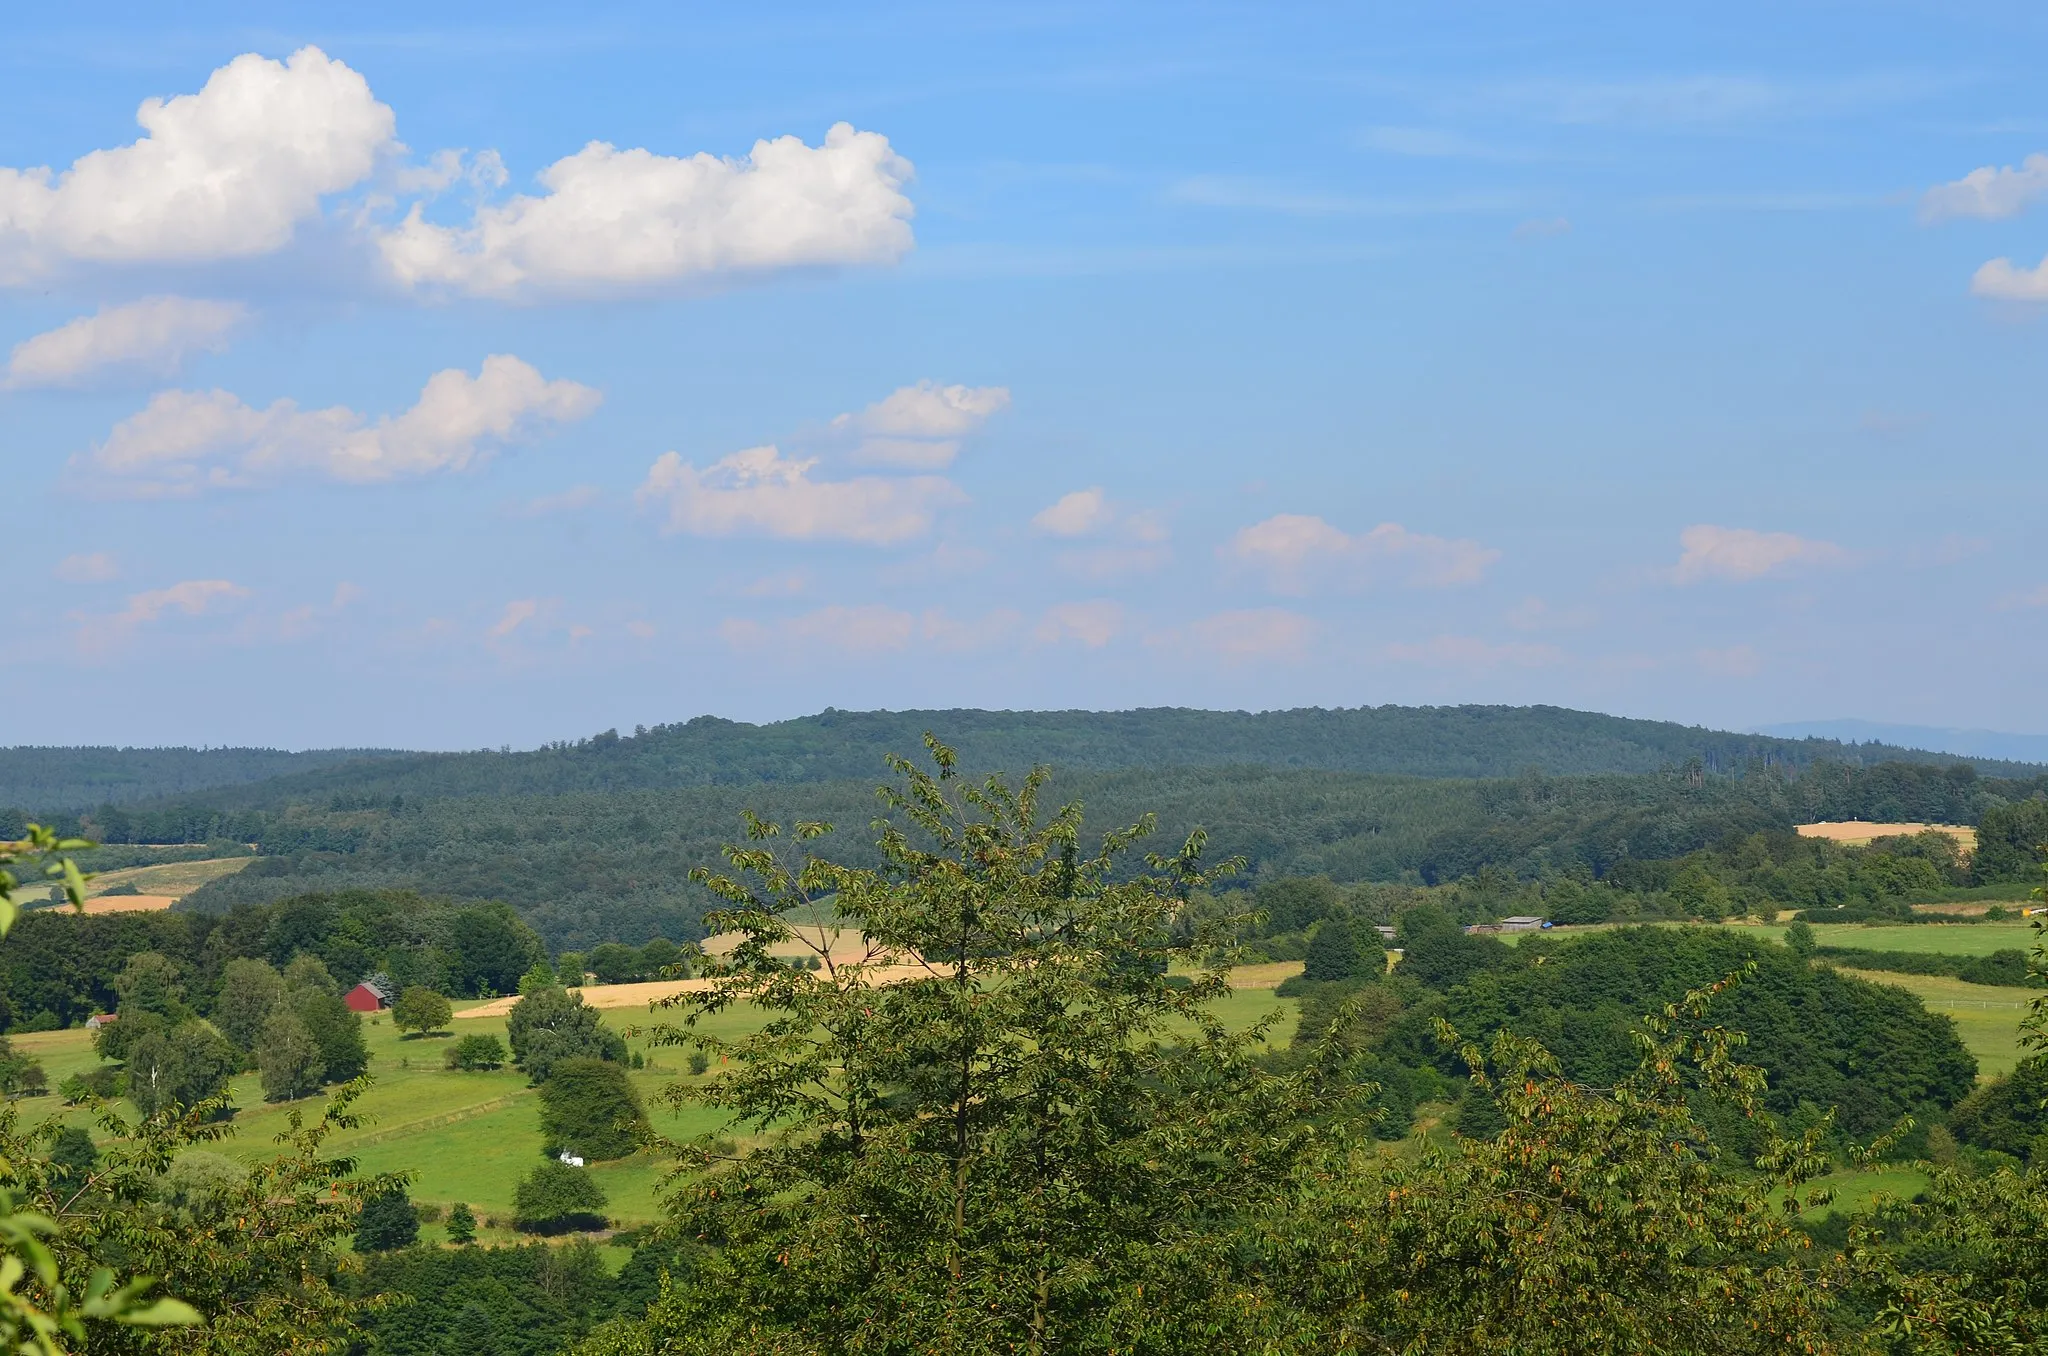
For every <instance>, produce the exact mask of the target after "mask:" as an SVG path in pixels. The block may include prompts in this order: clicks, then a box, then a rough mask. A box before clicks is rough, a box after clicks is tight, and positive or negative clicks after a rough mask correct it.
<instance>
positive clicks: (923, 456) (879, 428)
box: [832, 381, 1010, 471]
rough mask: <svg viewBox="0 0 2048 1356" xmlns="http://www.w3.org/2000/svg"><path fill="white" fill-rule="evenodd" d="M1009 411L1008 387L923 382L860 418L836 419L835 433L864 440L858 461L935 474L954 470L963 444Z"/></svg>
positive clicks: (880, 402)
mask: <svg viewBox="0 0 2048 1356" xmlns="http://www.w3.org/2000/svg"><path fill="white" fill-rule="evenodd" d="M1009 407H1010V390H1009V388H1008V387H1006V386H941V385H939V384H938V383H937V382H935V381H920V382H918V383H917V384H916V385H914V386H900V387H898V388H897V389H896V390H894V391H891V392H890V393H889V394H888V395H886V396H884V397H882V399H880V400H878V401H876V402H875V403H874V404H872V405H870V406H868V407H867V408H866V409H864V410H862V411H860V412H859V413H857V414H842V415H837V416H835V417H834V418H833V420H832V427H833V428H834V429H835V430H838V431H840V432H850V433H857V434H859V435H861V440H860V443H859V445H858V446H857V447H856V448H855V449H854V454H853V455H854V459H855V460H856V461H860V462H865V463H867V464H869V465H873V466H900V467H904V468H907V469H911V470H920V471H935V470H940V469H942V468H944V467H947V466H950V465H952V464H953V458H954V457H955V456H957V455H958V454H959V451H960V439H962V438H964V437H966V436H967V435H968V434H970V433H973V432H975V431H976V430H977V429H979V428H980V427H981V426H982V425H983V424H985V423H987V422H988V420H989V418H990V417H991V416H992V415H996V414H1000V413H1001V412H1002V411H1004V410H1006V409H1008V408H1009Z"/></svg>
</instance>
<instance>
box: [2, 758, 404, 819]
mask: <svg viewBox="0 0 2048 1356" xmlns="http://www.w3.org/2000/svg"><path fill="white" fill-rule="evenodd" d="M394 756H397V754H396V751H395V750H391V749H316V750H313V751H310V752H307V753H287V752H285V751H284V750H282V749H227V748H222V749H185V748H159V749H123V748H112V747H100V748H54V747H37V746H20V747H16V748H0V805H6V806H20V807H32V808H33V809H35V810H37V811H41V812H47V811H50V810H81V809H85V808H88V807H90V806H97V805H132V804H134V803H135V802H137V801H142V800H157V799H161V798H163V797H165V796H181V795H189V794H191V793H192V792H195V791H207V790H212V789H214V788H216V787H223V786H239V785H244V784H247V783H249V782H260V781H265V780H268V779H270V778H273V777H283V776H287V775H289V774H291V773H295V772H306V771H310V770H313V769H316V768H328V767H333V766H334V765H336V764H338V763H360V762H363V761H365V760H369V759H377V758H390V757H394Z"/></svg>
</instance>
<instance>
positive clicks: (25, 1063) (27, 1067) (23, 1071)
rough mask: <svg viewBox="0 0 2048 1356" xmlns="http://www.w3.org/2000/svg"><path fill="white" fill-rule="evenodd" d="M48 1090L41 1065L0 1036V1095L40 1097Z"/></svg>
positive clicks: (47, 1080) (48, 1084)
mask: <svg viewBox="0 0 2048 1356" xmlns="http://www.w3.org/2000/svg"><path fill="white" fill-rule="evenodd" d="M49 1090H50V1080H49V1078H48V1077H47V1076H46V1075H45V1074H44V1073H43V1066H42V1065H41V1064H40V1063H38V1062H37V1061H36V1060H35V1058H34V1057H33V1056H32V1055H29V1054H27V1053H26V1052H24V1051H20V1050H16V1049H15V1048H14V1045H13V1043H12V1042H10V1041H9V1040H8V1039H7V1037H5V1036H0V1096H7V1097H40V1096H42V1095H43V1094H44V1093H46V1092H48V1091H49Z"/></svg>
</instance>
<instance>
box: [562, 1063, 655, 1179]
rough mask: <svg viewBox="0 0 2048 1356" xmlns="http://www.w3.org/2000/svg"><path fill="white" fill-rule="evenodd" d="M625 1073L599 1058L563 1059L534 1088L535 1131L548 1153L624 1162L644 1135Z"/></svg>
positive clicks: (643, 1119)
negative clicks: (536, 1094)
mask: <svg viewBox="0 0 2048 1356" xmlns="http://www.w3.org/2000/svg"><path fill="white" fill-rule="evenodd" d="M648 1128H649V1127H648V1124H647V1112H646V1111H645V1110H643V1109H642V1108H641V1105H640V1098H639V1096H638V1094H636V1093H635V1092H634V1091H633V1085H632V1083H631V1082H629V1081H628V1080H627V1078H626V1071H625V1070H624V1069H622V1068H620V1067H619V1066H618V1065H617V1064H613V1063H611V1062H610V1061H608V1060H602V1059H565V1060H563V1061H562V1062H561V1063H559V1064H557V1065H555V1066H554V1070H553V1072H552V1073H551V1074H550V1075H549V1076H548V1081H547V1082H545V1083H543V1084H541V1087H540V1132H541V1136H542V1138H543V1141H544V1142H545V1144H546V1145H547V1147H548V1149H549V1150H550V1151H556V1150H563V1151H566V1152H568V1153H571V1154H574V1155H576V1156H577V1157H579V1158H589V1159H596V1160H603V1159H607V1158H624V1157H625V1156H626V1155H628V1154H630V1153H632V1152H633V1151H634V1150H635V1149H637V1148H639V1147H640V1142H641V1139H642V1137H643V1136H644V1135H645V1134H646V1133H647V1131H648Z"/></svg>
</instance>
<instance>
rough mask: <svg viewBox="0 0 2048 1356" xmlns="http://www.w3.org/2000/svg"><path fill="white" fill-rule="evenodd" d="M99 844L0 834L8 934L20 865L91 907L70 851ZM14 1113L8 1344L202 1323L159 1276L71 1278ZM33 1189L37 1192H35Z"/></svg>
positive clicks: (5, 1267) (50, 1355)
mask: <svg viewBox="0 0 2048 1356" xmlns="http://www.w3.org/2000/svg"><path fill="white" fill-rule="evenodd" d="M91 846H92V844H90V843H88V842H86V841H85V840H83V839H76V838H59V837H58V836H57V835H56V834H55V833H53V832H51V831H50V830H48V829H46V828H44V827H42V826H41V825H39V824H30V825H29V826H28V836H27V837H25V838H22V839H18V840H12V841H6V842H0V937H4V936H6V934H7V933H8V931H9V930H11V929H12V928H13V926H14V922H15V919H17V918H18V917H20V905H19V904H17V903H16V901H15V898H14V890H15V887H16V886H17V885H18V884H20V880H19V878H18V877H16V876H15V874H14V871H13V869H12V868H14V867H17V866H21V865H24V864H32V865H33V866H34V867H36V868H38V869H39V870H38V874H39V875H41V876H42V877H43V878H44V879H55V880H58V881H60V882H61V883H62V885H63V889H64V893H65V895H66V897H67V898H69V900H70V901H71V906H72V907H73V908H75V909H79V908H83V907H84V905H85V876H84V874H83V873H81V872H80V871H79V869H78V865H77V863H75V862H73V861H72V860H71V858H70V857H69V856H67V855H65V854H67V853H71V852H77V851H81V850H83V849H85V848H88V847H91ZM14 1115H15V1113H14V1109H13V1107H12V1106H9V1107H7V1108H6V1110H5V1111H4V1112H0V1349H4V1350H6V1351H9V1352H20V1353H35V1354H36V1356H58V1354H59V1353H61V1352H62V1351H64V1349H65V1346H64V1343H65V1342H66V1341H67V1340H69V1341H72V1342H81V1343H82V1342H84V1341H85V1338H86V1324H87V1323H88V1322H94V1323H106V1324H117V1325H121V1326H123V1327H126V1328H129V1329H150V1328H170V1327H177V1326H182V1325H186V1324H191V1323H196V1322H197V1321H198V1319H199V1314H198V1312H197V1311H195V1310H194V1309H193V1308H192V1307H191V1306H190V1305H188V1304H186V1303H184V1302H182V1301H180V1300H174V1299H166V1298H158V1299H154V1300H152V1299H150V1298H149V1290H150V1289H151V1286H152V1284H153V1282H151V1281H149V1280H147V1279H145V1278H138V1279H136V1280H132V1281H129V1282H128V1283H127V1284H125V1285H123V1284H118V1283H116V1281H115V1279H114V1272H113V1269H112V1268H110V1267H106V1266H98V1265H93V1266H90V1267H89V1268H72V1270H74V1271H78V1270H82V1271H84V1275H83V1276H82V1277H79V1278H73V1279H67V1277H66V1274H65V1272H66V1268H65V1267H64V1266H63V1257H64V1252H63V1249H64V1248H65V1245H66V1244H67V1243H69V1242H71V1241H72V1240H68V1239H66V1238H65V1237H64V1236H63V1234H62V1232H61V1228H60V1225H59V1223H58V1222H57V1221H56V1220H54V1219H52V1218H51V1217H50V1215H49V1214H46V1213H38V1212H37V1211H35V1210H33V1209H26V1210H25V1209H21V1208H20V1197H21V1195H22V1194H24V1193H22V1192H21V1191H20V1187H21V1185H22V1183H23V1181H24V1177H25V1176H26V1177H27V1178H28V1180H31V1181H33V1180H35V1179H36V1177H37V1176H38V1175H41V1176H43V1177H44V1178H45V1179H47V1176H48V1173H47V1169H48V1167H49V1165H48V1163H47V1162H44V1161H40V1160H37V1159H35V1158H33V1157H31V1156H30V1155H29V1154H28V1153H27V1152H26V1151H27V1149H28V1147H29V1146H28V1145H27V1144H25V1143H24V1142H23V1141H22V1140H21V1139H19V1138H18V1137H17V1136H15V1135H14V1133H13V1128H14ZM51 1134H52V1137H54V1134H55V1131H54V1129H53V1130H52V1132H51ZM39 1169H41V1170H43V1171H42V1172H41V1173H40V1174H39V1172H38V1170H39ZM25 1194H28V1195H29V1196H30V1197H31V1199H32V1200H33V1199H34V1196H35V1193H33V1192H29V1193H25Z"/></svg>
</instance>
